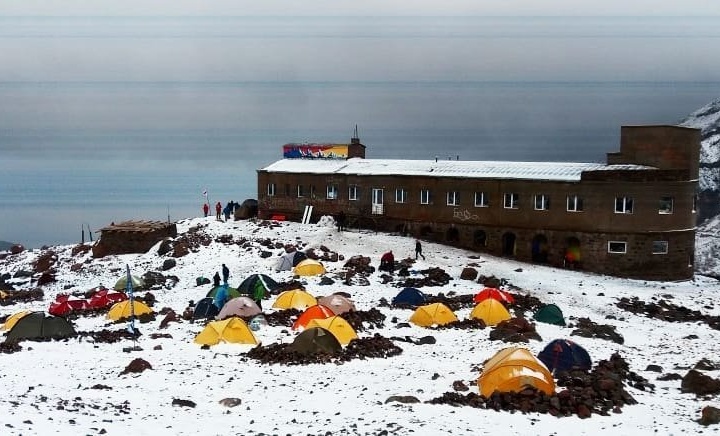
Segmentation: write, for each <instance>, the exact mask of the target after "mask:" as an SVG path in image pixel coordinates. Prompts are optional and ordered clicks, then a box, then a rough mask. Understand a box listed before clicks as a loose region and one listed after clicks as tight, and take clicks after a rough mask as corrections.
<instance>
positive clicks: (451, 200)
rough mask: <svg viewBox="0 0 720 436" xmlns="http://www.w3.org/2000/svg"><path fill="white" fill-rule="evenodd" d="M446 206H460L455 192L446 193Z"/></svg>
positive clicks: (458, 196)
mask: <svg viewBox="0 0 720 436" xmlns="http://www.w3.org/2000/svg"><path fill="white" fill-rule="evenodd" d="M447 205H448V206H459V205H460V195H459V193H458V192H457V191H448V193H447Z"/></svg>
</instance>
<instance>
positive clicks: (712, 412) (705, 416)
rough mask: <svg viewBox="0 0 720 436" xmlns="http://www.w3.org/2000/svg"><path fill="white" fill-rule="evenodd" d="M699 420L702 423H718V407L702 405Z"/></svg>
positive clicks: (719, 421) (719, 415)
mask: <svg viewBox="0 0 720 436" xmlns="http://www.w3.org/2000/svg"><path fill="white" fill-rule="evenodd" d="M699 422H700V424H702V425H710V424H718V423H720V409H718V408H716V407H712V406H705V407H703V409H702V412H701V415H700V421H699Z"/></svg>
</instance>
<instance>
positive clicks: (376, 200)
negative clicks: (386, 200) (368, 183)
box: [372, 188, 383, 215]
mask: <svg viewBox="0 0 720 436" xmlns="http://www.w3.org/2000/svg"><path fill="white" fill-rule="evenodd" d="M372 213H373V215H382V214H383V190H382V189H381V188H373V190H372Z"/></svg>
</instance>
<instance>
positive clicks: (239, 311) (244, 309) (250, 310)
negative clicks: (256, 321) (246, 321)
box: [217, 297, 262, 319]
mask: <svg viewBox="0 0 720 436" xmlns="http://www.w3.org/2000/svg"><path fill="white" fill-rule="evenodd" d="M259 313H262V310H260V308H259V307H258V305H257V303H255V302H254V301H253V300H251V299H250V298H248V297H237V298H233V299H232V300H230V301H228V302H227V303H225V305H224V306H223V308H222V309H220V313H218V314H217V319H225V318H228V317H231V316H239V317H241V318H245V317H250V316H255V315H257V314H259Z"/></svg>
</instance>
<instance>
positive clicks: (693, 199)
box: [692, 194, 698, 213]
mask: <svg viewBox="0 0 720 436" xmlns="http://www.w3.org/2000/svg"><path fill="white" fill-rule="evenodd" d="M697 203H698V196H697V194H695V195H693V198H692V213H696V212H697Z"/></svg>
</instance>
